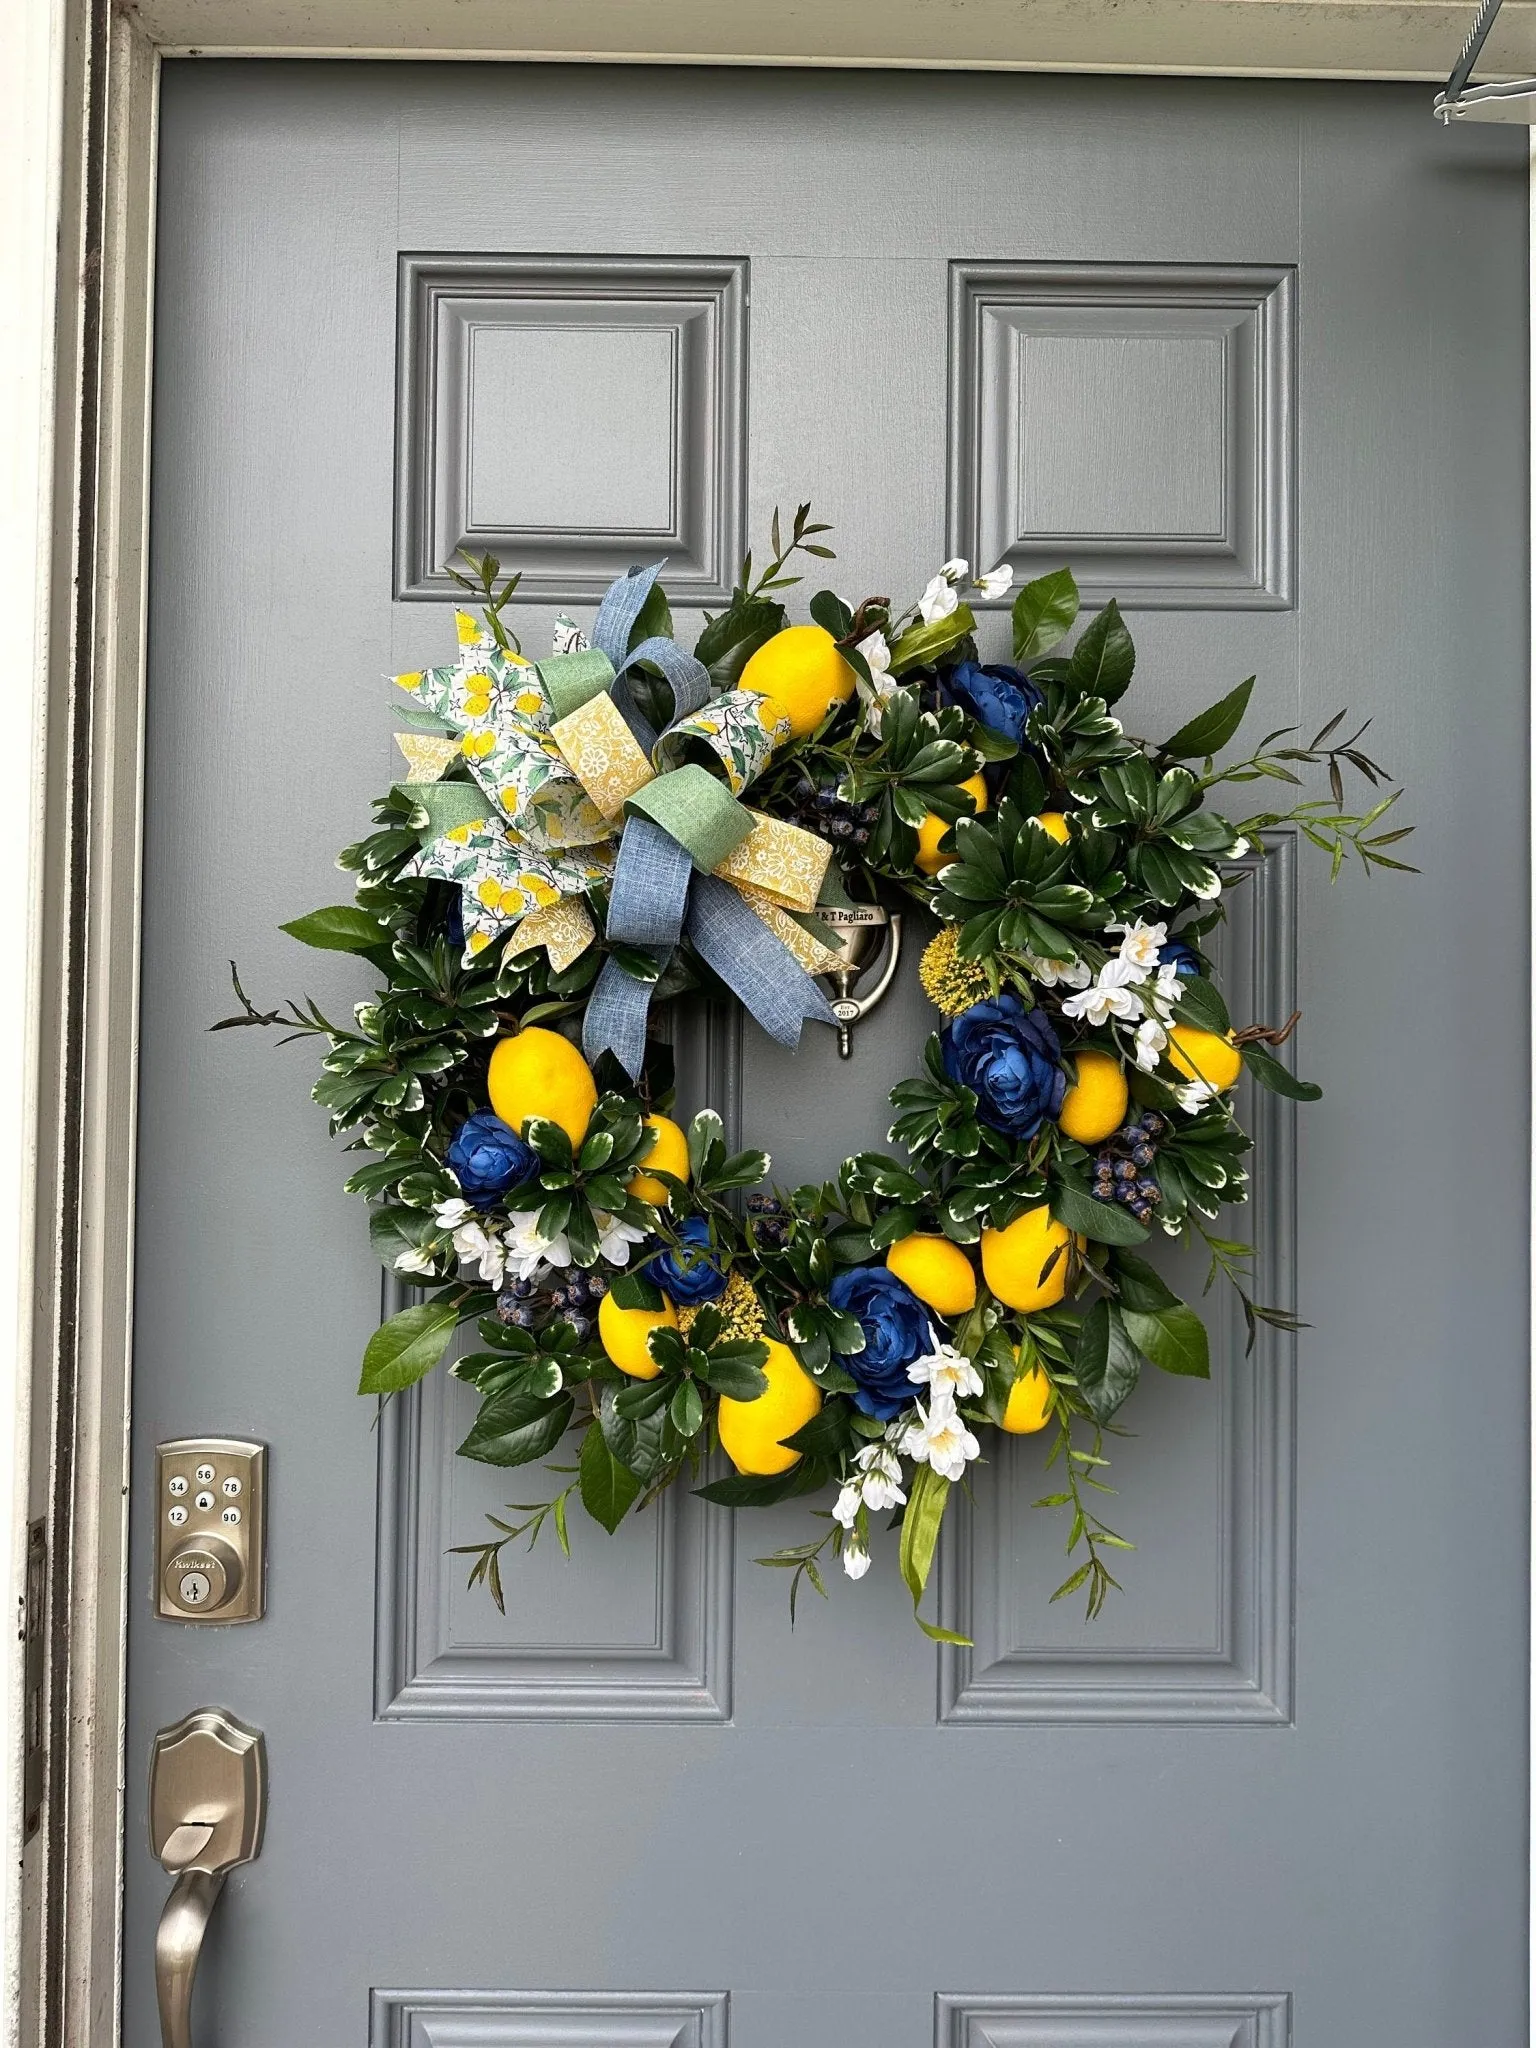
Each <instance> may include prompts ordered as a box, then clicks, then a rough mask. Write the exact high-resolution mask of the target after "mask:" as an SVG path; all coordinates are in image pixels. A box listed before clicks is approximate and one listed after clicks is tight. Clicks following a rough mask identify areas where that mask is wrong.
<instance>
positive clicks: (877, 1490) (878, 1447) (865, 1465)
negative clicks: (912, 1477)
mask: <svg viewBox="0 0 1536 2048" xmlns="http://www.w3.org/2000/svg"><path fill="white" fill-rule="evenodd" d="M853 1462H854V1464H855V1465H857V1466H858V1468H859V1470H860V1472H861V1473H862V1474H863V1478H862V1479H860V1480H858V1481H854V1480H849V1481H848V1484H849V1485H850V1486H852V1485H857V1486H858V1487H859V1490H860V1493H861V1495H862V1498H863V1501H864V1505H865V1507H867V1508H873V1509H874V1511H875V1513H876V1514H883V1513H884V1511H885V1510H886V1509H887V1508H899V1507H900V1506H901V1504H902V1502H903V1501H904V1500H905V1499H906V1497H907V1496H906V1495H905V1494H904V1493H903V1492H902V1490H901V1460H900V1459H899V1458H898V1457H897V1455H896V1453H895V1452H894V1451H891V1450H887V1449H886V1447H885V1445H884V1444H866V1445H865V1446H864V1448H863V1450H862V1451H860V1452H859V1453H858V1455H857V1456H856V1457H855V1459H854V1461H853Z"/></svg>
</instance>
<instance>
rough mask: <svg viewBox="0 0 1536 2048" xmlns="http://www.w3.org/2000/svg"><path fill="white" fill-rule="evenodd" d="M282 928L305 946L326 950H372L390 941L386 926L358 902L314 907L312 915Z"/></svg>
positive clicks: (281, 929) (355, 951) (344, 951)
mask: <svg viewBox="0 0 1536 2048" xmlns="http://www.w3.org/2000/svg"><path fill="white" fill-rule="evenodd" d="M278 930H279V931H283V932H286V933H287V934H288V936H289V938H290V939H297V940H298V941H299V944H300V945H301V946H315V947H318V948H319V950H320V951H321V952H324V953H371V952H373V950H374V949H375V947H378V946H387V945H388V944H389V941H390V934H389V932H388V930H387V929H386V928H385V926H383V925H381V924H380V923H379V920H378V919H377V918H376V917H372V916H370V915H369V913H368V912H367V911H366V910H359V909H358V907H357V905H356V904H355V903H333V904H331V905H330V907H329V908H328V909H326V910H312V911H311V912H310V913H309V915H308V917H296V918H294V919H293V920H292V922H291V923H289V924H284V925H279V926H278Z"/></svg>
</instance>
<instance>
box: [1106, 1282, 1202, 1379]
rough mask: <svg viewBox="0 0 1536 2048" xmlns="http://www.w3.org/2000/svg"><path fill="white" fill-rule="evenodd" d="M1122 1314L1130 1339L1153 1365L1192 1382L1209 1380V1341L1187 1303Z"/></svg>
mask: <svg viewBox="0 0 1536 2048" xmlns="http://www.w3.org/2000/svg"><path fill="white" fill-rule="evenodd" d="M1121 1314H1122V1316H1123V1317H1124V1320H1125V1328H1126V1334H1127V1336H1129V1338H1130V1340H1131V1342H1132V1343H1133V1344H1134V1345H1135V1346H1136V1349H1137V1350H1138V1351H1140V1352H1142V1353H1143V1354H1144V1355H1145V1356H1146V1357H1148V1358H1150V1359H1151V1361H1152V1363H1153V1364H1154V1365H1157V1366H1161V1367H1162V1369H1163V1371H1164V1372H1176V1373H1180V1374H1184V1375H1187V1376H1188V1377H1189V1378H1191V1379H1197V1380H1208V1379H1209V1378H1210V1376H1211V1346H1210V1339H1209V1338H1208V1337H1207V1336H1206V1332H1205V1325H1204V1323H1202V1322H1201V1320H1200V1318H1199V1316H1198V1315H1197V1314H1196V1313H1195V1311H1194V1310H1193V1309H1192V1308H1191V1307H1190V1306H1189V1305H1188V1303H1187V1302H1183V1301H1176V1302H1174V1303H1173V1305H1172V1306H1171V1307H1170V1308H1156V1309H1135V1308H1127V1309H1122V1310H1121Z"/></svg>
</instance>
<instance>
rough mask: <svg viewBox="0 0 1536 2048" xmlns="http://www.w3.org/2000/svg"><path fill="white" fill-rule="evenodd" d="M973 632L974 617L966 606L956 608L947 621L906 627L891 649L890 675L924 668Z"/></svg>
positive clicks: (921, 622)
mask: <svg viewBox="0 0 1536 2048" xmlns="http://www.w3.org/2000/svg"><path fill="white" fill-rule="evenodd" d="M975 630H976V615H975V613H974V612H973V611H972V610H971V608H970V606H969V605H968V604H961V605H956V607H955V609H954V610H953V611H952V612H951V613H949V615H948V617H947V618H942V619H935V620H933V622H932V623H931V624H924V623H923V621H921V620H919V621H918V622H917V623H916V624H915V625H911V626H908V628H907V630H906V631H905V632H904V633H903V634H902V635H901V637H900V638H899V639H898V640H897V642H896V644H895V646H894V647H893V648H892V649H891V674H892V675H893V676H899V675H905V674H906V672H907V670H908V669H912V668H925V667H927V666H928V664H929V663H930V662H934V661H937V660H938V658H939V656H940V655H941V654H944V653H947V652H948V650H949V649H950V648H951V647H953V646H955V645H956V644H957V642H959V641H961V640H963V639H964V638H965V636H966V634H967V633H974V632H975Z"/></svg>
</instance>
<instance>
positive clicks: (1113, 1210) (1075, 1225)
mask: <svg viewBox="0 0 1536 2048" xmlns="http://www.w3.org/2000/svg"><path fill="white" fill-rule="evenodd" d="M1051 1214H1052V1215H1053V1216H1054V1217H1055V1218H1056V1221H1057V1222H1058V1223H1064V1224H1065V1225H1066V1226H1067V1228H1068V1230H1075V1231H1076V1232H1077V1234H1078V1236H1079V1237H1087V1238H1091V1239H1092V1240H1093V1241H1094V1242H1095V1243H1097V1244H1145V1243H1146V1240H1147V1226H1146V1225H1145V1224H1144V1223H1138V1222H1137V1221H1136V1218H1135V1217H1134V1216H1133V1215H1132V1214H1131V1212H1130V1210H1129V1209H1122V1208H1121V1207H1120V1205H1119V1204H1118V1203H1117V1202H1096V1201H1095V1200H1094V1199H1093V1197H1092V1195H1085V1194H1084V1193H1083V1191H1082V1190H1081V1188H1075V1187H1073V1186H1072V1185H1071V1183H1070V1182H1068V1181H1062V1182H1060V1183H1058V1185H1057V1187H1056V1188H1055V1190H1054V1191H1053V1193H1052V1195H1051Z"/></svg>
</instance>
